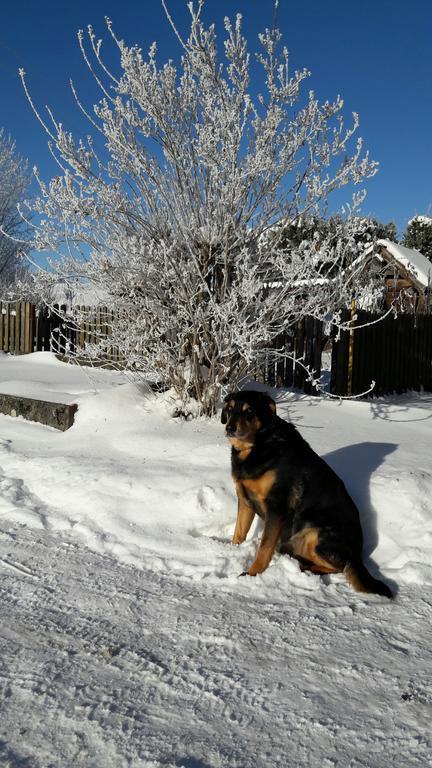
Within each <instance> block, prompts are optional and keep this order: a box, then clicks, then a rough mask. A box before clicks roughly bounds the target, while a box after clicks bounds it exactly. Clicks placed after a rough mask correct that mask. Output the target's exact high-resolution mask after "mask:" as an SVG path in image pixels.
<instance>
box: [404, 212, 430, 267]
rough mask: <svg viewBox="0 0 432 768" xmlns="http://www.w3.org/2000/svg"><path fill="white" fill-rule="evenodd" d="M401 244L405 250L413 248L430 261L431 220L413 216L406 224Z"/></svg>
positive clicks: (425, 217) (426, 217)
mask: <svg viewBox="0 0 432 768" xmlns="http://www.w3.org/2000/svg"><path fill="white" fill-rule="evenodd" d="M402 242H403V244H404V245H406V247H407V248H415V249H416V250H417V251H420V253H422V254H423V256H426V257H427V258H428V259H429V260H430V261H432V218H431V217H430V216H414V218H413V219H411V220H410V221H409V222H408V226H407V228H406V231H405V234H404V236H403V241H402Z"/></svg>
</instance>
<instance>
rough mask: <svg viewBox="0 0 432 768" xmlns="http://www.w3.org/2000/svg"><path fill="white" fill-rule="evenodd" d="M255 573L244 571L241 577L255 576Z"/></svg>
mask: <svg viewBox="0 0 432 768" xmlns="http://www.w3.org/2000/svg"><path fill="white" fill-rule="evenodd" d="M255 575H256V574H255V573H250V572H249V571H243V573H239V577H240V576H255Z"/></svg>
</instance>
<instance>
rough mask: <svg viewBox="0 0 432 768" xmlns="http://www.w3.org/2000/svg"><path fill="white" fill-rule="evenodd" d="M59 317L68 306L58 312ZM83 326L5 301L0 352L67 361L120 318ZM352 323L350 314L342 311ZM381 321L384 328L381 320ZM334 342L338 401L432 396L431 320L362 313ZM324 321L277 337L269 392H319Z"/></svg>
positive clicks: (261, 373)
mask: <svg viewBox="0 0 432 768" xmlns="http://www.w3.org/2000/svg"><path fill="white" fill-rule="evenodd" d="M57 309H59V310H60V311H62V310H64V309H65V307H58V306H57ZM75 310H76V313H75V314H76V317H80V318H81V320H80V322H79V323H78V325H76V324H75V323H74V322H73V319H72V322H70V323H68V322H65V321H64V320H63V319H62V317H60V316H59V315H58V314H56V313H55V311H54V312H50V311H49V310H47V309H45V308H37V307H35V306H34V305H33V304H30V303H29V302H16V303H15V302H0V350H4V351H5V352H11V353H12V354H15V355H22V354H27V353H29V352H37V351H53V352H56V353H59V354H63V355H67V354H68V353H74V352H76V350H77V348H85V346H86V345H89V344H92V343H96V342H97V340H98V339H99V338H101V337H104V338H109V337H110V335H111V328H112V325H113V322H114V321H115V313H114V311H113V310H111V309H109V308H108V307H98V308H92V307H84V306H80V307H76V308H75ZM342 320H343V321H344V322H347V321H349V320H350V313H349V312H348V311H346V312H345V313H342ZM377 320H379V322H376V321H377ZM358 326H366V327H364V328H362V329H361V330H358V331H356V332H354V333H352V332H350V331H342V332H341V333H340V338H339V340H338V341H336V340H335V339H333V344H332V361H331V380H330V390H331V392H332V393H333V394H335V395H341V396H346V395H359V394H361V393H363V392H366V391H367V390H368V389H369V387H370V384H371V381H375V387H374V389H373V392H372V395H385V394H388V393H392V392H396V393H401V392H406V391H407V390H410V389H413V390H420V389H424V390H426V391H429V392H432V315H413V314H399V315H398V316H397V317H396V318H394V317H393V316H392V315H389V316H388V317H386V318H384V319H380V315H378V314H372V313H370V312H364V311H362V310H358V311H357V312H356V320H355V321H353V322H352V328H353V329H354V328H356V327H358ZM326 340H327V339H326V338H325V336H324V334H323V327H322V323H321V322H319V321H318V320H315V319H314V318H310V317H308V318H305V319H304V320H301V321H299V322H298V323H296V324H295V325H294V326H293V327H292V328H290V329H289V330H287V331H286V332H285V333H283V334H281V335H280V336H278V337H277V338H276V340H275V342H274V347H275V348H274V351H273V352H271V351H270V352H269V353H267V354H265V355H264V356H263V358H262V359H261V360H260V361H259V363H258V365H257V366H256V368H255V372H254V374H255V378H256V379H258V380H260V381H263V382H265V383H267V384H269V385H270V386H279V387H281V386H282V387H292V386H293V387H295V388H296V389H301V390H303V391H304V392H305V393H307V394H316V390H315V388H314V387H313V384H312V382H311V381H309V380H308V379H309V373H308V370H307V369H309V370H310V371H312V372H313V375H314V377H315V376H316V377H319V375H320V373H321V355H322V349H323V347H324V344H325V342H326ZM105 358H106V360H107V361H108V362H112V363H113V364H115V363H118V362H119V361H120V353H119V351H118V349H116V348H115V347H111V348H110V349H109V351H108V352H107V354H106V356H105Z"/></svg>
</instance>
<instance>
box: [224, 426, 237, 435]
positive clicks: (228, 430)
mask: <svg viewBox="0 0 432 768" xmlns="http://www.w3.org/2000/svg"><path fill="white" fill-rule="evenodd" d="M225 431H226V433H227V435H234V434H235V431H236V428H235V425H234V424H227V425H226V428H225Z"/></svg>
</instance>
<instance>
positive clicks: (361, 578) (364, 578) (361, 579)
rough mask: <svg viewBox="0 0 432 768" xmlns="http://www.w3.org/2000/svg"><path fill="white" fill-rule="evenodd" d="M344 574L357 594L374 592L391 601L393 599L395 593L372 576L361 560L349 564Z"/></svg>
mask: <svg viewBox="0 0 432 768" xmlns="http://www.w3.org/2000/svg"><path fill="white" fill-rule="evenodd" d="M344 574H345V576H346V578H347V580H348V581H349V583H350V584H351V585H352V586H353V587H354V589H355V590H357V592H372V593H373V594H375V595H382V596H383V597H388V598H390V599H391V598H392V597H393V592H392V591H391V589H389V587H388V586H387V584H384V582H383V581H379V580H378V579H375V578H374V577H373V576H371V574H370V573H369V571H368V570H367V568H366V567H365V566H364V565H363V563H362V561H361V560H351V561H350V562H348V563H347V564H346V566H345V568H344Z"/></svg>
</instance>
